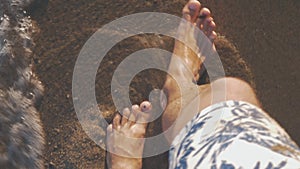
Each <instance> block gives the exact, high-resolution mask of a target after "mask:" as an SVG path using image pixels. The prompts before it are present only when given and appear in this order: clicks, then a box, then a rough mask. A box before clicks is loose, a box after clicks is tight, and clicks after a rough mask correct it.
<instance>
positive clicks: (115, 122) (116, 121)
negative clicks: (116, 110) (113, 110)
mask: <svg viewBox="0 0 300 169" xmlns="http://www.w3.org/2000/svg"><path fill="white" fill-rule="evenodd" d="M120 120H121V116H120V115H119V114H117V115H116V116H115V117H114V119H113V124H112V128H113V129H115V130H118V129H119V128H120Z"/></svg>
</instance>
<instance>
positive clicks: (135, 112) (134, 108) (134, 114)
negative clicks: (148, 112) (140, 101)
mask: <svg viewBox="0 0 300 169" xmlns="http://www.w3.org/2000/svg"><path fill="white" fill-rule="evenodd" d="M131 111H132V112H131V115H130V118H129V119H130V121H131V122H134V123H135V121H136V117H137V115H138V114H139V112H140V111H141V110H140V106H138V105H136V104H135V105H133V106H132V107H131Z"/></svg>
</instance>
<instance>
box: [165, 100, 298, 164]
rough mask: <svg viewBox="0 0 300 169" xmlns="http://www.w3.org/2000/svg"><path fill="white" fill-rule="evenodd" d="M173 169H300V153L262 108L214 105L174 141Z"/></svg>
mask: <svg viewBox="0 0 300 169" xmlns="http://www.w3.org/2000/svg"><path fill="white" fill-rule="evenodd" d="M169 162H170V165H169V168H170V169H194V168H199V169H206V168H209V169H300V150H299V147H298V146H297V145H296V144H295V143H294V142H293V141H292V140H291V138H290V137H289V136H288V134H287V133H286V132H285V131H284V130H283V129H282V128H281V127H280V126H279V124H278V123H277V122H276V121H274V120H273V119H272V118H271V117H270V116H269V115H267V114H266V113H265V112H264V111H263V110H261V109H260V108H258V107H256V106H254V105H252V104H249V103H246V102H241V101H226V102H221V103H217V104H214V105H212V106H210V107H208V108H206V109H204V110H203V111H201V113H199V114H197V115H196V116H195V117H194V118H193V119H192V120H191V121H189V123H188V124H187V125H186V126H185V127H184V128H183V129H182V130H181V131H180V133H179V134H178V135H177V137H176V138H175V139H174V141H173V143H172V145H171V148H170V153H169Z"/></svg>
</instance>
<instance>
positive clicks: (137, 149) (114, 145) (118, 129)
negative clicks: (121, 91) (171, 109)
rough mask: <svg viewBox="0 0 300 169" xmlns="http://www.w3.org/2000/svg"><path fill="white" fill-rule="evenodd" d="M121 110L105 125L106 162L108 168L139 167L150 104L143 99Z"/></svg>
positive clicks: (132, 168)
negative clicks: (137, 103)
mask: <svg viewBox="0 0 300 169" xmlns="http://www.w3.org/2000/svg"><path fill="white" fill-rule="evenodd" d="M131 109H132V111H131V112H130V110H129V109H128V108H125V109H124V110H123V116H122V117H121V116H120V115H119V114H118V115H116V116H115V117H114V119H113V123H112V124H110V125H109V126H108V127H107V151H108V158H107V163H108V166H109V168H110V169H140V168H142V155H143V149H144V137H145V133H146V127H147V124H148V121H147V120H148V119H149V117H150V115H151V113H150V111H151V109H152V106H151V104H150V103H149V102H147V101H145V102H143V103H141V104H140V106H138V105H133V106H132V108H131Z"/></svg>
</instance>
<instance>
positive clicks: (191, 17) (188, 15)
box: [182, 0, 201, 23]
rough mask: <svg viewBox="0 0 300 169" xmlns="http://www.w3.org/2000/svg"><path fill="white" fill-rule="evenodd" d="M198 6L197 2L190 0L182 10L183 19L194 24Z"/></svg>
mask: <svg viewBox="0 0 300 169" xmlns="http://www.w3.org/2000/svg"><path fill="white" fill-rule="evenodd" d="M200 6H201V5H200V2H199V1H197V0H190V1H189V2H188V3H187V4H186V5H185V6H184V8H183V10H182V15H183V18H184V19H186V20H187V21H189V22H192V23H194V22H196V20H197V17H198V14H199V10H200Z"/></svg>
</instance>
